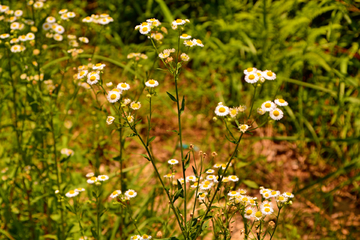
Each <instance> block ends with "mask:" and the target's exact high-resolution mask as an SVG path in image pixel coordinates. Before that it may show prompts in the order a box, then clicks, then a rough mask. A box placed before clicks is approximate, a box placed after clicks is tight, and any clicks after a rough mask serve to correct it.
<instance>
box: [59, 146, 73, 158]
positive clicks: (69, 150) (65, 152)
mask: <svg viewBox="0 0 360 240" xmlns="http://www.w3.org/2000/svg"><path fill="white" fill-rule="evenodd" d="M60 153H61V154H64V155H66V156H68V157H70V156H73V155H74V151H73V150H71V149H68V148H63V149H61V151H60Z"/></svg>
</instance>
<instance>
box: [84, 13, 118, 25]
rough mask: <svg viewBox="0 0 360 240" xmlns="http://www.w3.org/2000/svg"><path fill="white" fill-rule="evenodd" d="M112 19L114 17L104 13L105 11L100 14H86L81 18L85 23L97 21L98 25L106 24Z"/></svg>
mask: <svg viewBox="0 0 360 240" xmlns="http://www.w3.org/2000/svg"><path fill="white" fill-rule="evenodd" d="M113 21H114V19H113V18H112V17H110V16H109V14H106V13H103V14H100V15H97V14H93V15H91V16H87V17H85V18H83V20H82V22H85V23H97V24H100V25H107V24H109V23H111V22H113Z"/></svg>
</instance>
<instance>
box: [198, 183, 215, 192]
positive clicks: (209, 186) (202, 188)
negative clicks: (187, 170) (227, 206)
mask: <svg viewBox="0 0 360 240" xmlns="http://www.w3.org/2000/svg"><path fill="white" fill-rule="evenodd" d="M211 187H212V184H201V185H200V189H201V190H203V191H206V190H209V189H210V188H211Z"/></svg>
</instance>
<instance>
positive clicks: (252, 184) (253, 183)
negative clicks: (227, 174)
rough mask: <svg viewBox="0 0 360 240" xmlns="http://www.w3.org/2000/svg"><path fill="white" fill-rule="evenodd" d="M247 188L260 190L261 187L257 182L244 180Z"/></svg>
mask: <svg viewBox="0 0 360 240" xmlns="http://www.w3.org/2000/svg"><path fill="white" fill-rule="evenodd" d="M242 182H243V183H244V184H245V185H246V186H248V187H251V188H259V185H257V183H256V182H254V181H251V180H243V181H242Z"/></svg>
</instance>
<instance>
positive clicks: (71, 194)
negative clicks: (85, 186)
mask: <svg viewBox="0 0 360 240" xmlns="http://www.w3.org/2000/svg"><path fill="white" fill-rule="evenodd" d="M77 195H79V192H77V191H74V190H70V191H69V192H67V193H66V194H65V196H67V197H68V198H71V197H75V196H77Z"/></svg>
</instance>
